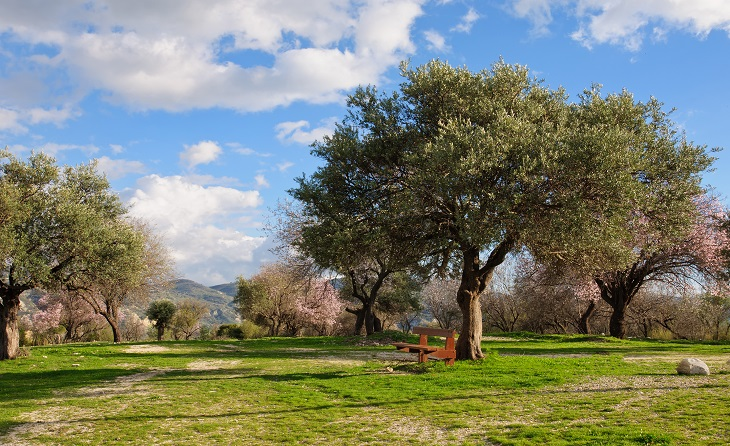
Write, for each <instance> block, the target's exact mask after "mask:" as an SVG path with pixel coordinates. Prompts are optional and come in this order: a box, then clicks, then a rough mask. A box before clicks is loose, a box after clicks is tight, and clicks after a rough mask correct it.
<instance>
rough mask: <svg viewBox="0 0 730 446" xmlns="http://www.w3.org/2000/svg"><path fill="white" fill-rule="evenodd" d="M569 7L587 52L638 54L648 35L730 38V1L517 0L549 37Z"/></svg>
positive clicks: (515, 6)
mask: <svg viewBox="0 0 730 446" xmlns="http://www.w3.org/2000/svg"><path fill="white" fill-rule="evenodd" d="M554 8H564V9H565V10H566V11H568V13H569V14H572V15H574V16H575V17H576V19H577V20H578V28H577V29H576V30H575V32H573V33H572V35H571V37H572V38H573V39H575V40H577V41H579V42H580V43H581V44H582V45H584V46H586V47H589V48H590V47H592V46H594V45H597V44H606V43H608V44H614V45H621V46H624V47H625V48H627V49H629V50H632V51H636V50H638V49H639V48H641V46H642V44H643V43H644V40H645V39H646V37H647V35H650V36H654V37H655V38H656V37H660V38H663V37H664V36H665V35H666V34H667V33H668V32H670V31H685V32H690V33H692V34H695V35H697V36H699V37H704V36H706V35H707V34H708V33H710V32H711V31H713V30H723V31H725V32H727V33H728V34H730V2H725V1H717V0H644V1H635V0H613V1H607V0H514V1H513V3H512V11H513V12H514V13H515V14H516V15H517V16H519V17H523V18H527V19H529V20H531V21H532V22H533V25H534V27H535V30H536V31H537V32H538V33H545V32H547V30H548V27H549V24H550V22H551V21H552V10H553V9H554Z"/></svg>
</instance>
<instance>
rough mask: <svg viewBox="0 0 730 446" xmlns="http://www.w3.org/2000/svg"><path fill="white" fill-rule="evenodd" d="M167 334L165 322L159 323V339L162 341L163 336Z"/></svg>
mask: <svg viewBox="0 0 730 446" xmlns="http://www.w3.org/2000/svg"><path fill="white" fill-rule="evenodd" d="M164 335H165V326H164V325H163V324H159V325H157V340H158V341H161V340H162V337H163V336H164Z"/></svg>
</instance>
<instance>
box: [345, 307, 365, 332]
mask: <svg viewBox="0 0 730 446" xmlns="http://www.w3.org/2000/svg"><path fill="white" fill-rule="evenodd" d="M345 311H347V312H348V313H352V314H354V315H355V317H356V318H355V332H354V335H355V336H360V333H361V332H362V327H363V325H365V310H364V309H363V308H358V309H357V310H352V309H350V308H346V309H345Z"/></svg>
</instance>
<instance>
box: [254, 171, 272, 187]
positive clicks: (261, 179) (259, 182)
mask: <svg viewBox="0 0 730 446" xmlns="http://www.w3.org/2000/svg"><path fill="white" fill-rule="evenodd" d="M254 180H256V186H257V187H260V188H268V187H271V185H270V184H269V182H268V180H266V177H265V176H263V175H260V174H259V175H256V176H255V177H254Z"/></svg>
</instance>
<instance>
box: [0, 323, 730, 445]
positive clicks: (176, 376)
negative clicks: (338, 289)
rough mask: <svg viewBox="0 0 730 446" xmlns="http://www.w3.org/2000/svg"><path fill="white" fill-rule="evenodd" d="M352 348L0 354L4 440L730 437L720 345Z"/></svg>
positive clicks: (519, 342)
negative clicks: (421, 359)
mask: <svg viewBox="0 0 730 446" xmlns="http://www.w3.org/2000/svg"><path fill="white" fill-rule="evenodd" d="M358 341H360V339H359V338H294V339H286V338H272V339H259V340H248V341H235V342H234V341H208V342H202V341H191V342H161V343H157V342H154V343H145V344H122V345H109V344H79V345H64V346H53V347H36V348H33V349H32V350H31V354H30V356H29V357H27V358H20V359H18V360H14V361H4V362H1V363H0V389H1V390H0V395H1V398H0V444H14V443H20V444H27V445H77V444H186V445H208V444H246V445H249V444H256V445H258V444H262V445H267V444H270V445H275V444H304V445H319V444H326V445H340V444H341V445H345V444H347V445H352V444H396V445H398V444H402V445H410V444H434V445H437V444H474V445H491V444H499V445H531V444H540V445H687V444H690V445H691V444H697V445H712V444H716V445H724V444H728V443H730V417H729V416H728V410H729V408H730V392H728V390H730V374H729V373H728V372H726V371H725V362H726V361H727V360H728V359H730V343H691V342H669V341H649V340H625V341H622V340H615V339H610V338H604V337H595V336H593V337H591V336H537V335H532V334H528V333H520V334H514V335H507V336H503V337H498V338H486V339H485V342H484V346H483V348H484V351H485V353H486V354H487V356H486V358H485V359H484V360H481V361H474V362H471V361H465V362H457V364H456V365H455V366H454V367H446V366H444V365H443V363H435V362H434V363H429V364H416V363H414V360H415V355H409V354H405V353H400V352H396V351H395V349H394V348H392V347H390V346H387V345H386V346H377V345H360V344H362V343H361V342H358ZM683 357H698V358H700V359H703V360H704V361H705V362H707V363H708V365H710V367H711V369H712V370H713V374H712V375H711V376H707V377H703V376H679V375H677V374H676V371H675V368H676V366H677V363H678V362H679V360H681V358H683Z"/></svg>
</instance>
